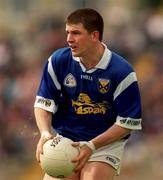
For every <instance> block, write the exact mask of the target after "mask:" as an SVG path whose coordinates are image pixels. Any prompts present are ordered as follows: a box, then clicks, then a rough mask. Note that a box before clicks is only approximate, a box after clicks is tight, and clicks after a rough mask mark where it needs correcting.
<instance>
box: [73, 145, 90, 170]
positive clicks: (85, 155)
mask: <svg viewBox="0 0 163 180" xmlns="http://www.w3.org/2000/svg"><path fill="white" fill-rule="evenodd" d="M72 146H74V147H77V148H79V150H80V153H79V155H78V156H76V157H75V158H74V159H73V160H72V162H73V163H77V166H76V167H75V169H74V171H75V172H78V171H80V170H81V169H82V168H83V167H84V166H85V164H86V162H87V161H88V159H89V157H90V156H91V155H92V153H93V151H92V150H91V149H90V148H89V147H88V146H87V145H86V144H84V145H82V146H80V142H74V143H73V144H72Z"/></svg>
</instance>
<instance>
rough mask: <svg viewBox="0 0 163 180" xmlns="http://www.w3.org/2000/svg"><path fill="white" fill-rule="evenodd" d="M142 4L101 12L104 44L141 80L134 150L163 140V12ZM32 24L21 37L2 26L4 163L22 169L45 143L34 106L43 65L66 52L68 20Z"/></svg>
mask: <svg viewBox="0 0 163 180" xmlns="http://www.w3.org/2000/svg"><path fill="white" fill-rule="evenodd" d="M83 2H84V1H83ZM142 2H144V3H142V5H140V4H136V7H132V8H131V6H130V8H129V7H128V6H118V5H115V4H113V5H112V6H109V7H106V6H105V7H101V8H103V11H102V12H103V15H104V16H105V17H104V18H105V19H104V20H105V23H106V27H105V34H104V42H105V43H106V44H107V45H108V47H109V48H110V49H111V50H113V51H116V52H118V53H120V54H121V55H122V56H124V57H125V58H127V59H128V61H129V62H130V63H132V64H133V66H134V68H135V71H136V73H137V76H138V81H139V86H140V91H141V98H142V113H143V130H142V131H140V132H137V133H135V134H133V136H132V137H131V139H133V141H134V142H133V143H131V146H132V144H134V143H136V142H137V143H140V142H144V140H145V139H151V137H152V138H153V137H154V139H158V138H159V137H162V134H163V133H162V132H163V113H162V112H163V6H161V3H159V5H157V4H155V5H153V4H152V3H151V4H152V5H151V6H146V5H147V2H146V1H145V0H144V1H142ZM149 2H150V1H149ZM151 2H154V1H151ZM155 2H161V1H155ZM144 6H146V8H145V9H144ZM90 7H91V6H90ZM99 10H100V9H99ZM117 14H118V15H117ZM26 21H27V22H26V28H24V29H23V30H22V31H19V33H17V32H16V31H14V30H12V29H10V28H6V27H3V26H1V24H0V157H1V158H3V160H4V162H7V163H8V162H9V160H10V159H13V160H14V159H15V160H16V161H18V160H20V162H21V164H22V165H23V164H27V163H31V161H33V159H34V156H35V152H34V151H35V146H36V142H37V139H38V137H39V132H38V129H37V127H36V124H35V120H34V115H33V103H34V100H35V94H36V92H37V87H38V84H39V81H40V76H41V72H42V68H43V65H44V63H45V62H46V61H47V58H48V57H49V56H50V54H51V53H52V52H53V51H54V50H56V49H57V48H60V47H63V46H66V42H65V33H64V18H63V17H62V16H61V17H60V18H58V16H55V15H52V14H46V16H44V17H43V18H40V17H39V18H38V16H34V17H33V18H28V17H26ZM160 143H161V141H160ZM22 162H23V163H22ZM0 168H1V165H0ZM36 180H37V179H36Z"/></svg>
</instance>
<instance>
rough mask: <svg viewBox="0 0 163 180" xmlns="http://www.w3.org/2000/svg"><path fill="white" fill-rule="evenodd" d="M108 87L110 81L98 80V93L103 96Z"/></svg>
mask: <svg viewBox="0 0 163 180" xmlns="http://www.w3.org/2000/svg"><path fill="white" fill-rule="evenodd" d="M109 86H110V80H109V79H99V81H98V87H99V91H100V92H101V93H102V94H105V93H107V92H108V91H109Z"/></svg>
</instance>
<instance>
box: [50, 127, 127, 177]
mask: <svg viewBox="0 0 163 180" xmlns="http://www.w3.org/2000/svg"><path fill="white" fill-rule="evenodd" d="M53 132H54V133H55V131H54V130H53ZM55 135H56V136H58V135H59V134H56V133H55ZM126 143H127V140H120V141H117V142H114V143H112V144H109V145H106V146H103V147H101V148H99V149H97V150H95V152H94V153H93V154H92V155H91V157H90V158H89V159H88V161H99V162H105V163H107V164H109V165H111V166H112V167H113V168H114V169H116V175H119V174H120V168H121V161H122V155H123V152H124V147H125V145H126Z"/></svg>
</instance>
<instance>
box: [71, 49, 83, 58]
mask: <svg viewBox="0 0 163 180" xmlns="http://www.w3.org/2000/svg"><path fill="white" fill-rule="evenodd" d="M71 52H72V55H73V56H74V57H80V56H81V54H80V53H79V52H77V51H73V50H71Z"/></svg>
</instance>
